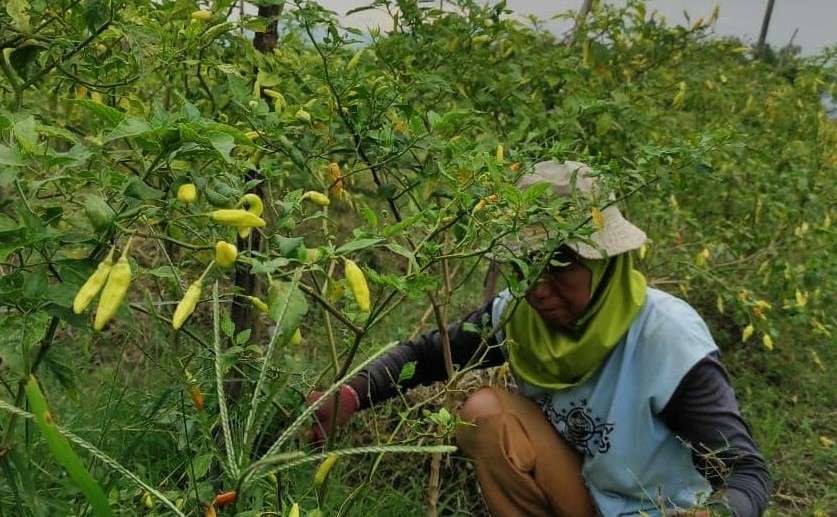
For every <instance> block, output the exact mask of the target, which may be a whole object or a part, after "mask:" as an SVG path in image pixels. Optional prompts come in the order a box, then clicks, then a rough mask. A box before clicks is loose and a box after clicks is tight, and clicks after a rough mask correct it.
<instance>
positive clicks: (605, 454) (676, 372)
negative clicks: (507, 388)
mask: <svg viewBox="0 0 837 517" xmlns="http://www.w3.org/2000/svg"><path fill="white" fill-rule="evenodd" d="M511 301H512V297H511V295H510V294H509V292H508V291H503V292H502V293H500V294H499V295H498V296H497V298H495V300H494V304H493V306H492V322H493V324H494V325H495V326H496V325H497V324H498V323H499V322H500V319H501V316H502V314H503V312H504V311H505V309H506V307H507V306H508V304H509V303H510V302H511ZM497 338H498V342H500V343H502V342H503V340H504V339H505V338H504V335H503V332H502V330H501V331H499V332H498V334H497ZM715 350H717V347H716V345H715V342H714V340H713V339H712V336H711V335H710V333H709V329H708V328H707V327H706V323H704V321H703V319H702V318H701V317H700V316H699V315H698V313H697V312H696V311H695V310H694V309H693V308H692V307H691V306H690V305H689V304H687V303H686V302H684V301H683V300H681V299H679V298H676V297H674V296H672V295H670V294H667V293H664V292H662V291H659V290H657V289H652V288H648V294H647V296H646V299H645V304H644V305H643V307H642V309H641V310H640V313H639V315H638V316H637V317H636V319H635V320H634V322H633V323H632V324H631V327H630V329H629V330H628V332H627V334H626V335H625V337H624V338H622V341H621V342H620V343H619V344H618V345H617V346H616V347H615V348H614V349H613V351H612V352H611V354H610V355H609V356H608V358H607V359H606V360H605V362H604V363H603V364H602V365H601V366H600V367H599V369H598V371H597V372H596V373H594V374H593V375H592V376H591V377H590V378H589V379H588V380H587V381H586V382H584V383H582V384H580V385H578V386H574V387H572V388H568V389H565V390H559V391H548V390H544V389H541V388H538V387H534V386H530V385H527V384H525V383H523V382H521V381H520V380H518V386H519V391H520V393H521V394H522V395H524V396H526V397H528V398H530V399H532V400H534V401H535V402H536V403H537V404H538V405H540V407H541V408H542V409H543V411H544V413H545V414H546V416H547V418H548V419H549V420H550V422H551V423H552V425H553V426H554V427H555V429H557V430H558V432H559V433H560V434H561V436H562V437H563V438H564V439H565V440H566V441H567V442H568V443H570V444H571V445H572V446H573V447H575V449H576V450H578V451H579V453H581V454H582V456H583V458H584V461H583V466H582V475H583V476H584V479H585V481H586V483H587V487H588V488H589V490H590V494H591V495H592V497H593V501H594V502H595V504H596V507H597V508H598V511H599V513H600V514H601V515H603V516H606V517H611V516H623V515H653V516H656V515H663V512H662V511H661V508H666V512H667V513H669V514H670V513H671V511H672V510H674V509H679V510H683V509H688V508H692V507H695V506H698V505H700V504H701V502H702V501H703V500H704V499H705V498H707V497H708V496H709V495H710V494H711V487H710V485H709V483H708V482H707V481H706V480H705V479H704V478H703V477H702V476H701V475H700V473H699V472H698V471H697V470H696V469H695V466H694V464H693V462H692V455H691V450H690V448H689V446H688V444H685V443H683V441H682V440H680V439H679V438H678V437H677V436H675V435H674V433H672V432H671V430H670V429H669V428H668V427H667V426H666V425H665V423H664V422H663V421H662V419H661V418H660V413H661V412H662V410H663V409H664V408H665V407H666V404H667V403H668V401H669V399H670V398H671V396H672V395H673V394H674V391H675V389H676V388H677V386H678V385H679V384H680V381H681V379H682V378H683V377H684V376H685V375H686V373H688V371H689V370H690V369H691V368H692V367H693V366H694V365H695V364H696V363H697V362H698V361H700V360H701V359H702V358H704V357H706V355H708V354H709V353H711V352H713V351H715Z"/></svg>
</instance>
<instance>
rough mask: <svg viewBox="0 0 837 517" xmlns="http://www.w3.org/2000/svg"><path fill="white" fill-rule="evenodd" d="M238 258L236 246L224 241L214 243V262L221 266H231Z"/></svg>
mask: <svg viewBox="0 0 837 517" xmlns="http://www.w3.org/2000/svg"><path fill="white" fill-rule="evenodd" d="M236 258H238V248H236V247H235V245H234V244H230V243H229V242H225V241H218V242H216V243H215V263H216V264H218V265H219V266H221V267H225V268H226V267H231V266H232V265H233V264H235V259H236Z"/></svg>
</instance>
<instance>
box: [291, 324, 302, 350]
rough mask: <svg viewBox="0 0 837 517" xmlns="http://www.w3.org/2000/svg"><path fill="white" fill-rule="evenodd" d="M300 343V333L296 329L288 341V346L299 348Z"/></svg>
mask: <svg viewBox="0 0 837 517" xmlns="http://www.w3.org/2000/svg"><path fill="white" fill-rule="evenodd" d="M300 343H302V332H301V331H300V330H299V328H297V329H296V330H295V331H294V333H293V335H292V336H291V339H289V340H288V344H289V345H291V346H299V344H300Z"/></svg>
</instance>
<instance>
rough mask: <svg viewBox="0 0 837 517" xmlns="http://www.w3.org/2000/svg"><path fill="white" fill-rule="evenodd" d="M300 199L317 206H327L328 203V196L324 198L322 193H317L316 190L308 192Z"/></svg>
mask: <svg viewBox="0 0 837 517" xmlns="http://www.w3.org/2000/svg"><path fill="white" fill-rule="evenodd" d="M302 199H303V200H306V199H307V200H309V201H311V202H312V203H314V204H315V205H318V206H328V204H329V203H330V201H329V199H328V196H326V195H325V194H323V193H322V192H317V191H316V190H309V191H308V192H306V193H305V194H303V195H302Z"/></svg>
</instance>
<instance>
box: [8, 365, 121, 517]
mask: <svg viewBox="0 0 837 517" xmlns="http://www.w3.org/2000/svg"><path fill="white" fill-rule="evenodd" d="M25 391H26V398H27V400H28V401H29V407H30V408H31V410H32V413H33V414H34V415H35V421H36V422H37V424H38V429H39V430H40V431H41V434H42V435H43V437H44V440H45V441H46V443H47V446H48V447H49V451H50V453H52V456H53V457H54V458H55V460H56V461H57V462H58V463H60V464H61V466H62V467H64V470H66V471H67V474H68V475H69V476H70V479H72V480H73V482H74V483H75V484H76V486H78V488H79V490H81V492H82V493H83V494H84V497H86V498H87V500H88V501H89V502H90V505H91V506H92V507H93V511H94V513H95V514H96V515H98V516H110V515H113V512H112V511H111V509H110V504H109V503H108V498H107V496H105V492H104V490H102V487H101V486H100V485H99V483H98V482H97V481H96V480H95V479H93V476H91V475H90V473H89V472H88V471H87V469H86V468H85V467H84V464H83V463H82V462H81V459H80V458H79V457H78V455H76V453H75V451H74V450H73V447H72V446H71V445H70V442H69V441H68V440H67V438H66V437H65V436H64V435H62V434H61V433H60V432H59V431H58V428H57V426H56V424H55V420H54V419H53V416H52V414H51V413H50V412H49V408H48V407H47V403H46V399H44V395H43V393H42V392H41V388H40V387H39V386H38V381H37V379H35V377H33V376H30V377H29V382H27V383H26V390H25Z"/></svg>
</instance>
